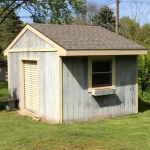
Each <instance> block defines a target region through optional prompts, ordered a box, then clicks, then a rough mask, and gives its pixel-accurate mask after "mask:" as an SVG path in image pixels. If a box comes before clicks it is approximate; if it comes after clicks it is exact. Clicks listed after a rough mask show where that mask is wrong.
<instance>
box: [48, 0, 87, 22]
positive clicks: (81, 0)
mask: <svg viewBox="0 0 150 150" xmlns="http://www.w3.org/2000/svg"><path fill="white" fill-rule="evenodd" d="M48 4H49V6H50V23H54V24H72V22H73V18H74V17H73V14H72V13H74V14H76V15H79V14H80V15H81V14H82V15H83V14H85V11H86V6H85V4H86V0H78V1H75V0H48Z"/></svg>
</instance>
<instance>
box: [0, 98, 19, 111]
mask: <svg viewBox="0 0 150 150" xmlns="http://www.w3.org/2000/svg"><path fill="white" fill-rule="evenodd" d="M2 102H4V104H5V108H6V109H7V110H11V109H14V108H18V102H19V99H14V98H6V99H2Z"/></svg>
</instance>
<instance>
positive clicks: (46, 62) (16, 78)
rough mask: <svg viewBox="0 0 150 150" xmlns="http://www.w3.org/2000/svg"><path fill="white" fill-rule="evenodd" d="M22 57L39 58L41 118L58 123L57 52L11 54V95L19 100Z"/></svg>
mask: <svg viewBox="0 0 150 150" xmlns="http://www.w3.org/2000/svg"><path fill="white" fill-rule="evenodd" d="M20 57H27V58H39V73H40V78H39V80H40V83H39V86H40V116H41V117H42V118H44V119H46V120H48V121H51V122H54V123H58V93H57V91H58V88H57V82H58V81H57V52H24V53H9V67H10V68H9V69H10V95H11V97H14V98H18V99H20ZM20 106H21V102H20Z"/></svg>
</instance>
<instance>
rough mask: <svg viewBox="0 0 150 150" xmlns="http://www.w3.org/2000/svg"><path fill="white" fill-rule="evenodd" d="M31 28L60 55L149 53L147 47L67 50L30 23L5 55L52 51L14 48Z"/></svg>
mask: <svg viewBox="0 0 150 150" xmlns="http://www.w3.org/2000/svg"><path fill="white" fill-rule="evenodd" d="M27 30H30V31H31V32H33V33H34V34H36V35H37V36H39V37H40V38H41V39H43V40H44V41H46V42H47V43H48V44H50V45H52V46H53V47H54V49H53V50H55V51H58V53H59V56H98V55H141V54H147V52H148V51H147V49H140V50H137V49H129V50H126V49H118V50H115V49H107V50H106V49H99V50H94V49H90V50H82V49H81V50H72V49H71V50H69V49H68V50H66V49H65V48H63V47H61V46H60V45H58V44H57V43H55V42H54V41H52V40H51V39H49V38H48V37H46V36H45V35H44V34H42V33H41V32H39V31H38V30H36V29H34V28H33V27H32V26H30V25H28V24H27V25H26V26H25V27H24V28H23V30H22V31H21V32H20V33H19V34H18V36H17V37H16V38H15V39H14V40H13V41H12V42H11V44H10V45H9V46H8V47H7V48H6V49H5V51H4V55H5V56H6V55H8V52H25V51H52V49H30V50H25V49H22V50H21V49H18V50H17V49H16V50H12V49H11V48H12V46H13V45H14V44H15V43H16V42H17V41H18V40H19V39H20V38H21V36H22V35H23V34H24V33H25V32H26V31H27Z"/></svg>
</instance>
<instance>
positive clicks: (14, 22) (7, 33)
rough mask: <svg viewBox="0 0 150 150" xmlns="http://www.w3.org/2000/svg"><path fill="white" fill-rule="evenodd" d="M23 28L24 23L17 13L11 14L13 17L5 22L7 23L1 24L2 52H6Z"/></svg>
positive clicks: (0, 39)
mask: <svg viewBox="0 0 150 150" xmlns="http://www.w3.org/2000/svg"><path fill="white" fill-rule="evenodd" d="M23 26H24V24H23V22H22V21H21V20H20V17H19V16H17V15H16V13H15V12H13V13H11V15H10V16H9V17H8V18H7V19H6V20H5V22H3V23H2V24H1V26H0V41H1V48H2V50H4V49H5V48H6V47H7V46H8V45H9V44H10V42H11V41H12V40H13V39H14V38H15V37H16V35H17V34H18V33H19V32H20V31H21V29H22V28H23Z"/></svg>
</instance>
